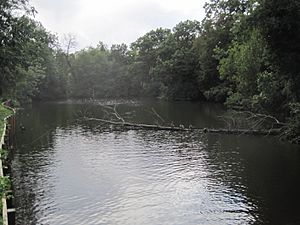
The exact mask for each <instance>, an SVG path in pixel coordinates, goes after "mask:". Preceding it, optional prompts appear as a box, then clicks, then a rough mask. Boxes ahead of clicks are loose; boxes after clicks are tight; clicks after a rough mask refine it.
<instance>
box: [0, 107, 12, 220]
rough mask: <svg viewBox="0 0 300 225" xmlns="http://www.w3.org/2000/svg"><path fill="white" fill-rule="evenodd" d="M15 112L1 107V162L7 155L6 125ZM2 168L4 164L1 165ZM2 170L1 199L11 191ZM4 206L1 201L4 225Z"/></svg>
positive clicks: (0, 180) (0, 208)
mask: <svg viewBox="0 0 300 225" xmlns="http://www.w3.org/2000/svg"><path fill="white" fill-rule="evenodd" d="M12 114H13V112H12V111H11V110H9V109H7V108H5V107H4V106H2V104H1V105H0V135H1V136H0V137H1V140H0V141H1V143H0V160H2V159H3V157H5V155H6V153H5V150H4V149H2V147H3V146H2V144H3V143H2V141H3V138H2V137H4V132H5V123H6V118H7V117H8V116H10V115H12ZM0 165H1V166H2V163H1V164H0ZM0 170H1V176H0V196H1V199H2V198H3V197H6V196H7V192H8V190H9V189H10V180H9V178H8V177H5V176H3V173H2V168H0ZM2 211H3V205H2V201H1V200H0V216H1V218H0V224H3V215H2V214H3V212H2Z"/></svg>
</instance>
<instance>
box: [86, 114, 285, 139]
mask: <svg viewBox="0 0 300 225" xmlns="http://www.w3.org/2000/svg"><path fill="white" fill-rule="evenodd" d="M84 119H85V120H89V121H99V122H102V123H107V124H113V125H118V126H123V127H127V128H135V129H137V128H140V129H149V130H169V131H198V132H202V133H221V134H248V135H279V134H280V133H281V132H282V131H281V129H257V130H253V129H224V128H219V129H216V128H197V127H188V128H185V127H184V126H182V125H181V126H179V127H177V126H160V125H154V124H143V123H129V122H125V121H124V122H123V121H122V122H118V121H112V120H105V119H100V118H88V117H85V118H84Z"/></svg>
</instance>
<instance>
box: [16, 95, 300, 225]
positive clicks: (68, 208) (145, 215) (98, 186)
mask: <svg viewBox="0 0 300 225" xmlns="http://www.w3.org/2000/svg"><path fill="white" fill-rule="evenodd" d="M100 103H101V104H106V105H114V104H117V105H118V108H117V109H118V111H119V112H120V114H122V115H123V116H124V118H126V119H127V120H129V121H133V122H144V123H150V122H152V123H153V122H154V123H157V122H160V123H161V120H160V119H158V118H157V117H156V116H155V115H154V114H153V113H151V111H152V108H154V109H155V111H156V112H157V113H159V115H161V117H163V119H164V120H165V121H166V122H169V123H170V122H172V121H173V123H174V124H175V125H176V124H183V125H185V126H188V125H190V124H191V125H193V126H195V127H222V126H223V124H222V122H220V120H219V118H218V117H219V116H221V115H223V113H224V109H223V108H222V107H221V106H220V105H212V104H203V103H191V102H161V101H145V100H144V101H111V102H105V101H104V102H98V103H97V104H100ZM97 104H92V103H85V104H83V103H79V102H78V103H74V102H73V103H71V102H69V103H67V102H65V103H47V104H46V103H45V104H36V105H34V106H32V107H29V108H26V109H24V110H22V111H20V112H19V113H18V115H17V122H18V126H24V127H25V130H23V131H22V130H21V129H19V130H18V132H17V134H16V140H17V141H16V149H15V154H14V158H13V162H12V166H13V169H12V176H13V184H14V191H15V202H16V210H17V214H16V215H17V224H18V225H34V224H38V225H42V224H43V225H64V224H68V225H96V224H120V225H121V224H122V225H134V224H136V225H148V224H171V225H176V224H178V225H179V224H182V225H183V224H193V225H198V224H300V151H299V148H298V147H297V146H294V145H289V144H287V143H282V142H279V141H278V140H276V138H270V137H255V136H243V135H240V136H236V135H219V134H199V133H196V132H172V131H150V130H121V129H118V128H117V129H116V128H114V127H111V126H104V125H101V124H99V123H96V122H89V123H87V122H83V121H81V120H79V119H80V118H81V117H82V113H83V112H85V113H89V114H91V115H92V116H95V117H97V116H98V117H99V116H102V115H103V112H102V110H101V107H99V105H97Z"/></svg>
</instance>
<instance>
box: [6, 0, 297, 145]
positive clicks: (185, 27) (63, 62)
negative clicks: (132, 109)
mask: <svg viewBox="0 0 300 225" xmlns="http://www.w3.org/2000/svg"><path fill="white" fill-rule="evenodd" d="M204 8H205V12H206V16H205V18H204V19H203V20H202V21H201V22H199V21H190V20H188V21H183V22H180V23H179V24H177V25H176V26H175V27H174V28H172V29H165V28H158V29H155V30H151V31H149V32H148V33H146V34H145V35H143V36H142V37H140V38H138V39H137V40H136V41H135V42H133V43H131V44H130V45H126V44H115V45H112V46H111V47H108V46H107V45H105V44H104V43H102V42H99V44H98V45H97V46H96V47H89V48H85V49H82V50H79V51H76V52H72V51H70V48H71V47H72V45H73V44H74V40H73V38H72V37H71V36H69V38H68V39H67V42H66V44H65V45H62V44H59V43H58V41H57V37H55V36H54V35H53V34H51V33H49V32H48V31H47V30H46V29H45V28H44V27H43V26H42V25H41V24H40V23H39V22H38V21H36V20H34V19H32V18H33V17H32V15H34V14H35V13H36V12H35V10H34V8H32V7H31V6H30V5H29V4H28V1H27V0H0V13H1V18H0V82H1V83H0V95H1V97H2V98H8V97H10V98H15V99H18V100H19V101H23V102H24V101H28V100H32V99H33V100H45V99H46V100H56V99H67V98H118V97H122V98H135V97H156V98H164V99H170V100H197V101H210V102H221V103H224V104H226V105H227V106H228V107H234V108H238V109H241V110H245V109H246V110H249V111H254V112H262V113H267V114H272V115H276V116H278V117H279V118H280V119H282V120H285V121H288V122H289V124H290V125H289V128H288V129H286V130H285V132H286V137H288V138H289V139H290V140H293V141H294V142H299V138H298V137H299V134H300V113H299V112H300V69H299V68H300V66H299V63H300V2H299V1H298V0H288V1H277V0H210V1H209V2H207V3H206V4H205V6H204ZM16 11H18V13H15V12H16Z"/></svg>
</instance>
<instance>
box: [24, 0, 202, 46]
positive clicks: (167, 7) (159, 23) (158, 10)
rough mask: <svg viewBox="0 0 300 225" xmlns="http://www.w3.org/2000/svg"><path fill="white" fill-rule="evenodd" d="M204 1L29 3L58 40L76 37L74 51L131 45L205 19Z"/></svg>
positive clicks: (70, 0)
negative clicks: (159, 31) (143, 37)
mask: <svg viewBox="0 0 300 225" xmlns="http://www.w3.org/2000/svg"><path fill="white" fill-rule="evenodd" d="M206 1H207V0H31V1H30V2H31V4H32V5H33V6H34V7H35V8H36V10H37V11H38V14H37V15H36V19H37V20H39V21H41V22H42V24H43V25H44V26H45V27H46V28H47V29H48V30H50V31H51V32H53V33H55V34H57V35H58V36H59V37H60V38H61V37H62V36H63V34H68V33H72V34H75V35H76V40H77V45H78V46H77V47H78V48H83V47H87V46H91V45H93V46H95V45H96V44H97V43H98V42H99V41H103V42H104V43H106V44H108V45H111V44H114V43H127V44H129V43H131V42H133V41H135V40H136V39H137V38H138V37H140V36H141V35H143V34H145V33H146V32H148V31H150V30H151V29H155V28H158V27H163V28H172V27H174V26H175V25H176V24H177V23H179V22H180V21H184V20H187V19H189V20H199V21H201V20H202V19H203V17H204V10H203V5H204V3H205V2H206Z"/></svg>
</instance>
